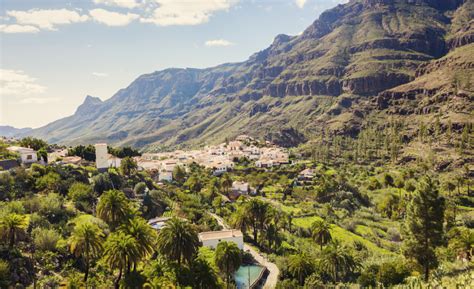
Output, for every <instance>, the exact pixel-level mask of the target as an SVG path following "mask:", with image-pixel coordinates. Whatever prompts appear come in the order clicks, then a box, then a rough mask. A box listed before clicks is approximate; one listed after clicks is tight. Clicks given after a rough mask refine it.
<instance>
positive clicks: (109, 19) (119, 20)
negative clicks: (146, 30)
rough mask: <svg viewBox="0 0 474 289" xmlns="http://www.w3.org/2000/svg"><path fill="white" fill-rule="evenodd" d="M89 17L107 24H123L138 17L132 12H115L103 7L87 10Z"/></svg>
mask: <svg viewBox="0 0 474 289" xmlns="http://www.w3.org/2000/svg"><path fill="white" fill-rule="evenodd" d="M89 14H90V15H91V17H92V18H93V19H94V20H95V21H97V22H100V23H103V24H105V25H108V26H125V25H128V24H129V23H130V22H132V21H133V20H135V19H138V18H139V16H138V15H137V14H133V13H127V14H122V13H117V12H111V11H108V10H104V9H93V10H91V11H90V12H89Z"/></svg>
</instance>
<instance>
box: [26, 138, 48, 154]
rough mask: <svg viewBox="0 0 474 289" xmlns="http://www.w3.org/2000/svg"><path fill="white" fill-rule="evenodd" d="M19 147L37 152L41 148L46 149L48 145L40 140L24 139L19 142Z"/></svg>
mask: <svg viewBox="0 0 474 289" xmlns="http://www.w3.org/2000/svg"><path fill="white" fill-rule="evenodd" d="M19 145H20V146H22V147H27V148H31V149H34V150H35V151H39V150H40V149H42V148H47V147H48V143H47V142H45V141H44V140H42V139H39V138H34V137H25V138H23V139H22V140H20V141H19Z"/></svg>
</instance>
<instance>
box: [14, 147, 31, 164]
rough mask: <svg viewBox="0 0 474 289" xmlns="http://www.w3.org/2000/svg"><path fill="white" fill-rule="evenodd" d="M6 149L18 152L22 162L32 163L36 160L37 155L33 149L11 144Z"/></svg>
mask: <svg viewBox="0 0 474 289" xmlns="http://www.w3.org/2000/svg"><path fill="white" fill-rule="evenodd" d="M7 150H9V151H11V152H14V153H17V154H19V155H20V160H21V163H22V164H32V163H36V162H38V155H37V154H36V151H35V150H34V149H30V148H25V147H18V146H11V147H8V148H7Z"/></svg>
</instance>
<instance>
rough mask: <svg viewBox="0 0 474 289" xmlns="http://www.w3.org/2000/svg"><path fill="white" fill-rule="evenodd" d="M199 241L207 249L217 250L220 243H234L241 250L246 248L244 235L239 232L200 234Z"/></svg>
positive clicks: (225, 231)
mask: <svg viewBox="0 0 474 289" xmlns="http://www.w3.org/2000/svg"><path fill="white" fill-rule="evenodd" d="M199 241H201V243H202V245H203V246H205V247H209V248H211V249H215V248H216V247H217V244H219V242H222V241H225V242H234V243H235V244H237V247H239V249H241V250H243V248H244V235H243V234H242V232H241V231H239V230H223V231H210V232H202V233H199Z"/></svg>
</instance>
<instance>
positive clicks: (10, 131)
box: [0, 125, 32, 137]
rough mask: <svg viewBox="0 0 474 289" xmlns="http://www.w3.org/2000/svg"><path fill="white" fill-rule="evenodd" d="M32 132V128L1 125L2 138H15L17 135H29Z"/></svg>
mask: <svg viewBox="0 0 474 289" xmlns="http://www.w3.org/2000/svg"><path fill="white" fill-rule="evenodd" d="M31 130H32V128H30V127H25V128H16V127H13V126H9V125H0V136H4V137H14V136H17V135H21V134H25V133H29V132H30V131H31Z"/></svg>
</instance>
